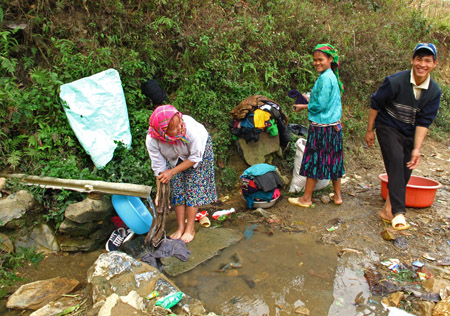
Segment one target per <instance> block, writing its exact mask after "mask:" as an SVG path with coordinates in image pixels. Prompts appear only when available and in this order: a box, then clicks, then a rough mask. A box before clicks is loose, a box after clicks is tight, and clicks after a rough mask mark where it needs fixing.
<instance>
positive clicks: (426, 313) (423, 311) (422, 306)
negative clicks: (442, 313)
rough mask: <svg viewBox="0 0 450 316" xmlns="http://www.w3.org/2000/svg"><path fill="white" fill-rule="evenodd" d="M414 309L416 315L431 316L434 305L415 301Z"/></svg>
mask: <svg viewBox="0 0 450 316" xmlns="http://www.w3.org/2000/svg"><path fill="white" fill-rule="evenodd" d="M414 305H415V306H414V309H415V310H416V311H418V312H419V313H418V315H421V316H432V315H433V308H434V306H435V304H434V303H433V302H426V301H417V302H415V304H414Z"/></svg>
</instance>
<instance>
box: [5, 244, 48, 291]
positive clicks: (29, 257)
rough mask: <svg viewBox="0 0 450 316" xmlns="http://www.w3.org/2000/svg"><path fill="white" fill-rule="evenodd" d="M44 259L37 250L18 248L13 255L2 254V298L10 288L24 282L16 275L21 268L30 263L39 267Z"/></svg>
mask: <svg viewBox="0 0 450 316" xmlns="http://www.w3.org/2000/svg"><path fill="white" fill-rule="evenodd" d="M43 258H44V255H43V254H42V253H38V252H36V249H35V248H32V249H30V248H23V247H18V249H17V251H16V252H13V253H4V252H0V298H3V297H4V296H5V295H6V294H7V293H8V290H7V288H8V287H9V286H12V285H14V284H15V283H16V282H17V281H21V280H22V279H21V278H20V277H18V276H17V274H16V270H17V269H18V268H19V267H21V266H23V265H25V264H28V263H29V264H32V265H34V266H35V267H37V266H38V264H39V262H40V261H41V260H42V259H43Z"/></svg>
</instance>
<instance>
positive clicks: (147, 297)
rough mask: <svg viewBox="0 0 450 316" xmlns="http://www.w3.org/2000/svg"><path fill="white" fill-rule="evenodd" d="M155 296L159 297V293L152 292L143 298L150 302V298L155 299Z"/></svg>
mask: <svg viewBox="0 0 450 316" xmlns="http://www.w3.org/2000/svg"><path fill="white" fill-rule="evenodd" d="M157 296H159V293H158V292H157V291H153V292H151V293H150V294H149V295H147V296H146V297H145V298H146V299H148V300H151V299H152V298H155V297H157Z"/></svg>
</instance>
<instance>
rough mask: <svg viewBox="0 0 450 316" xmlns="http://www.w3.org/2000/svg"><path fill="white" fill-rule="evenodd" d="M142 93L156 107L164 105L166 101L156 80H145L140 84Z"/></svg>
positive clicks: (164, 94)
mask: <svg viewBox="0 0 450 316" xmlns="http://www.w3.org/2000/svg"><path fill="white" fill-rule="evenodd" d="M141 91H142V93H143V94H144V95H145V96H146V97H147V98H149V99H150V100H152V103H153V105H154V106H155V107H156V106H158V105H162V104H164V101H165V100H166V99H167V95H166V93H165V92H164V90H163V89H161V87H160V85H159V83H158V81H157V80H155V79H152V80H147V81H146V82H143V83H142V84H141Z"/></svg>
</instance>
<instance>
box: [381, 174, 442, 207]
mask: <svg viewBox="0 0 450 316" xmlns="http://www.w3.org/2000/svg"><path fill="white" fill-rule="evenodd" d="M378 178H379V179H380V180H381V196H382V197H383V199H385V200H386V198H387V195H388V191H389V190H388V188H387V184H388V176H387V174H386V173H383V174H380V175H379V176H378ZM441 186H442V184H440V183H439V182H437V181H435V180H431V179H427V178H424V177H419V176H411V178H410V179H409V182H408V184H407V185H406V200H405V205H406V206H407V207H417V208H420V207H428V206H431V204H433V202H434V198H435V197H436V192H437V189H439V188H440V187H441Z"/></svg>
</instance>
